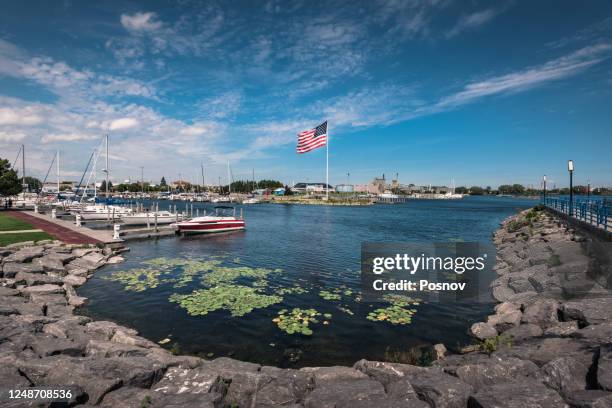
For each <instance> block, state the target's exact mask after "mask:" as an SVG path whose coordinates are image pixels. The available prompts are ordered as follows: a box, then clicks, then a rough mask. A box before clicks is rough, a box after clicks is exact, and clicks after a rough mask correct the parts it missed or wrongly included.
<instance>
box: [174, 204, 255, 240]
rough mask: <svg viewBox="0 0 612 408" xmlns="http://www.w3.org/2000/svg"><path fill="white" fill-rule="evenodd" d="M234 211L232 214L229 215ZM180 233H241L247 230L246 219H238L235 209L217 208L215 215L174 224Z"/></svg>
mask: <svg viewBox="0 0 612 408" xmlns="http://www.w3.org/2000/svg"><path fill="white" fill-rule="evenodd" d="M229 211H232V213H229ZM173 226H175V227H176V228H177V229H178V232H180V233H184V234H205V233H213V232H228V231H239V230H243V229H245V228H246V224H245V222H244V218H242V216H241V217H239V218H238V217H236V209H235V208H234V207H225V206H219V207H215V214H213V215H205V216H203V217H196V218H192V219H191V220H189V221H182V222H177V223H175V224H173Z"/></svg>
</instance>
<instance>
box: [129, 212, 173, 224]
mask: <svg viewBox="0 0 612 408" xmlns="http://www.w3.org/2000/svg"><path fill="white" fill-rule="evenodd" d="M156 218H157V223H158V224H172V223H173V222H177V221H179V220H182V219H183V216H182V215H179V214H173V213H171V212H170V211H152V212H139V213H133V214H127V215H122V216H121V221H122V222H123V223H124V224H125V225H153V224H155V222H156Z"/></svg>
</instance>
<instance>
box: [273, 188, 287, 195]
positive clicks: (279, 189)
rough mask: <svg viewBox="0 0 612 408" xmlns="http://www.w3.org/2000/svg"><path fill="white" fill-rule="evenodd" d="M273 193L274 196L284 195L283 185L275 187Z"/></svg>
mask: <svg viewBox="0 0 612 408" xmlns="http://www.w3.org/2000/svg"><path fill="white" fill-rule="evenodd" d="M273 194H274V195H275V196H284V195H285V187H279V188H277V189H274V192H273Z"/></svg>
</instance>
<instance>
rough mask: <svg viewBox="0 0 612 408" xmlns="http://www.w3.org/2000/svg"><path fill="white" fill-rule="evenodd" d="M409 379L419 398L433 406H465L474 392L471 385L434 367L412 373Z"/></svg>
mask: <svg viewBox="0 0 612 408" xmlns="http://www.w3.org/2000/svg"><path fill="white" fill-rule="evenodd" d="M407 380H408V381H409V382H410V384H411V385H412V388H413V389H414V391H415V392H416V394H417V396H418V398H419V399H420V400H422V401H425V402H427V403H428V404H429V405H430V406H432V407H447V408H463V407H465V406H466V405H467V400H468V397H469V396H470V394H471V393H472V392H473V389H472V387H471V386H470V385H468V384H466V383H464V382H463V381H461V380H459V379H458V378H456V377H453V376H450V375H448V374H445V373H444V372H442V371H437V370H434V369H429V370H426V371H424V372H422V373H420V374H419V375H412V376H410V377H409V378H407Z"/></svg>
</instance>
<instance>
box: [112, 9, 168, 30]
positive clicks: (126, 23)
mask: <svg viewBox="0 0 612 408" xmlns="http://www.w3.org/2000/svg"><path fill="white" fill-rule="evenodd" d="M120 20H121V25H122V26H123V27H125V29H126V30H129V31H133V32H142V31H155V30H159V29H160V28H162V22H161V21H159V20H158V19H157V14H155V13H153V12H147V13H143V12H138V13H134V14H122V15H121V18H120Z"/></svg>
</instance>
